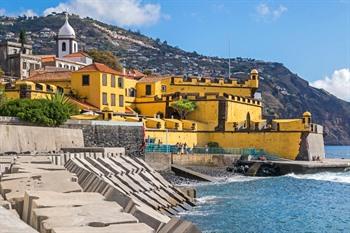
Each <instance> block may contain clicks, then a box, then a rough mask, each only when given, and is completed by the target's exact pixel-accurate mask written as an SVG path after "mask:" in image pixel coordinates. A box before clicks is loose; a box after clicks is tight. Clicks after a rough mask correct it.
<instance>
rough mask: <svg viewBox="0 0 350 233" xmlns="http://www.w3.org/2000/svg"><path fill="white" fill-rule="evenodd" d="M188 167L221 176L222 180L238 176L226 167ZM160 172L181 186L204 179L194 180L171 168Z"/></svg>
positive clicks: (206, 173)
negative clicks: (176, 172) (177, 174)
mask: <svg viewBox="0 0 350 233" xmlns="http://www.w3.org/2000/svg"><path fill="white" fill-rule="evenodd" d="M186 168H188V169H191V170H193V171H196V172H199V173H202V174H205V175H208V176H212V177H216V178H220V179H222V180H225V179H227V178H230V177H233V176H236V175H235V173H233V172H228V171H226V167H207V166H190V167H189V166H187V167H186ZM160 174H161V175H162V176H163V177H164V178H165V179H166V180H167V181H168V182H170V183H172V184H173V185H176V186H181V185H192V184H193V185H195V184H198V183H201V182H202V181H198V180H193V179H189V178H184V177H180V176H176V175H175V173H174V172H172V171H171V170H165V171H161V172H160Z"/></svg>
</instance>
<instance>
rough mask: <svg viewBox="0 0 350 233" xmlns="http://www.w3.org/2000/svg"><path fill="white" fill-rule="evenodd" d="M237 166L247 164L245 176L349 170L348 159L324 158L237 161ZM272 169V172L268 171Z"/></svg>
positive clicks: (349, 163)
mask: <svg viewBox="0 0 350 233" xmlns="http://www.w3.org/2000/svg"><path fill="white" fill-rule="evenodd" d="M238 164H239V166H242V165H243V166H248V167H249V169H248V171H247V172H246V173H245V175H247V176H268V175H276V176H278V175H286V174H290V173H294V174H312V173H317V172H342V171H348V170H350V159H324V160H322V161H292V160H281V161H261V160H250V161H239V162H238ZM268 171H272V172H273V174H270V173H268Z"/></svg>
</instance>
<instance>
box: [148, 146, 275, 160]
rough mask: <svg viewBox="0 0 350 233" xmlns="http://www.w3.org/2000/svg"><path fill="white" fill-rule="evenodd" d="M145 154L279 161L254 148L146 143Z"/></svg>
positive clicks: (273, 156)
mask: <svg viewBox="0 0 350 233" xmlns="http://www.w3.org/2000/svg"><path fill="white" fill-rule="evenodd" d="M145 153H171V154H221V155H223V154H231V155H232V154H234V155H243V156H248V155H250V156H252V158H253V159H258V158H259V157H261V156H264V157H265V158H267V159H268V160H279V159H280V158H279V157H278V156H275V155H270V154H268V153H267V152H265V151H264V150H263V149H255V148H220V147H193V148H190V147H188V148H186V149H185V148H181V147H177V146H176V145H166V144H155V143H147V144H146V149H145Z"/></svg>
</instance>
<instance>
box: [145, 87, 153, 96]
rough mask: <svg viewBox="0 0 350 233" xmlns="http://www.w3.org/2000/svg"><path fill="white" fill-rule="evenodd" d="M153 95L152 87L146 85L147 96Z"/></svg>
mask: <svg viewBox="0 0 350 233" xmlns="http://www.w3.org/2000/svg"><path fill="white" fill-rule="evenodd" d="M151 94H152V86H151V85H146V95H151Z"/></svg>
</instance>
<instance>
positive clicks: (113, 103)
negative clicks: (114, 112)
mask: <svg viewBox="0 0 350 233" xmlns="http://www.w3.org/2000/svg"><path fill="white" fill-rule="evenodd" d="M111 106H115V94H111Z"/></svg>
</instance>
